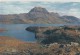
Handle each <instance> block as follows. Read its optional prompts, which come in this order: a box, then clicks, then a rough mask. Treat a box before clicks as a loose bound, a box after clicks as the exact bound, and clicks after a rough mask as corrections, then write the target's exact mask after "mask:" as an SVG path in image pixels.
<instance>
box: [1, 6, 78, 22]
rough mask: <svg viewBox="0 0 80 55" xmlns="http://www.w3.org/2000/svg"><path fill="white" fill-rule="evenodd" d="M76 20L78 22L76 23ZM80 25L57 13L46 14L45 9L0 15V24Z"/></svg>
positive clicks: (71, 18) (73, 19)
mask: <svg viewBox="0 0 80 55" xmlns="http://www.w3.org/2000/svg"><path fill="white" fill-rule="evenodd" d="M77 20H78V21H77ZM76 22H77V23H80V20H79V19H78V18H76V17H71V16H67V17H66V16H62V17H61V16H60V15H59V14H58V13H54V12H48V11H47V10H46V9H45V8H42V7H34V8H33V9H31V10H30V11H29V12H28V13H23V14H8V15H0V23H10V24H11V23H14V24H17V23H34V24H36V23H38V24H49V23H50V24H66V23H76Z"/></svg>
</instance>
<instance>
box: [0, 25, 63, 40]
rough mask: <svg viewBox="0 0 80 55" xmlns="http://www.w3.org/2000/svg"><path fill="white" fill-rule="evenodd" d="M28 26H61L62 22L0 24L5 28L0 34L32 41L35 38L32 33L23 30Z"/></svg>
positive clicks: (0, 26)
mask: <svg viewBox="0 0 80 55" xmlns="http://www.w3.org/2000/svg"><path fill="white" fill-rule="evenodd" d="M29 26H62V24H46V25H45V24H0V28H3V29H5V30H6V31H4V32H0V36H10V37H15V38H17V39H20V40H23V41H28V42H33V41H35V40H36V39H35V35H34V33H32V32H29V31H26V30H25V29H26V28H27V27H29Z"/></svg>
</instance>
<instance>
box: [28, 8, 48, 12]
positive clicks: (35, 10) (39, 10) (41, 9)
mask: <svg viewBox="0 0 80 55" xmlns="http://www.w3.org/2000/svg"><path fill="white" fill-rule="evenodd" d="M32 12H39V13H49V12H48V11H47V10H46V9H45V8H43V7H34V8H33V9H31V11H30V12H29V13H32Z"/></svg>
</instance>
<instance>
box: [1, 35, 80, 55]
mask: <svg viewBox="0 0 80 55" xmlns="http://www.w3.org/2000/svg"><path fill="white" fill-rule="evenodd" d="M60 54H61V55H67V54H68V55H79V54H80V46H78V45H77V44H72V45H70V44H67V45H64V44H58V43H52V44H50V45H42V44H39V43H27V42H23V41H19V40H17V39H15V38H11V37H7V36H0V55H60Z"/></svg>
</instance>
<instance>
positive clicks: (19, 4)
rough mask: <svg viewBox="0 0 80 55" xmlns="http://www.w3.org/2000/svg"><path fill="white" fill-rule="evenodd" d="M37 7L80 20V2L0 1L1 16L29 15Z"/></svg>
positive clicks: (57, 0)
mask: <svg viewBox="0 0 80 55" xmlns="http://www.w3.org/2000/svg"><path fill="white" fill-rule="evenodd" d="M36 6H37V7H39V6H40V7H44V8H46V9H47V10H48V11H49V12H57V13H59V14H60V15H71V16H76V17H78V18H80V0H76V1H73V0H62V1H61V0H54V1H50V0H46V1H45V0H35V1H32V0H16V1H15V0H14V1H13V0H0V14H19V13H28V12H29V11H30V10H31V9H32V8H33V7H36Z"/></svg>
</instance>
